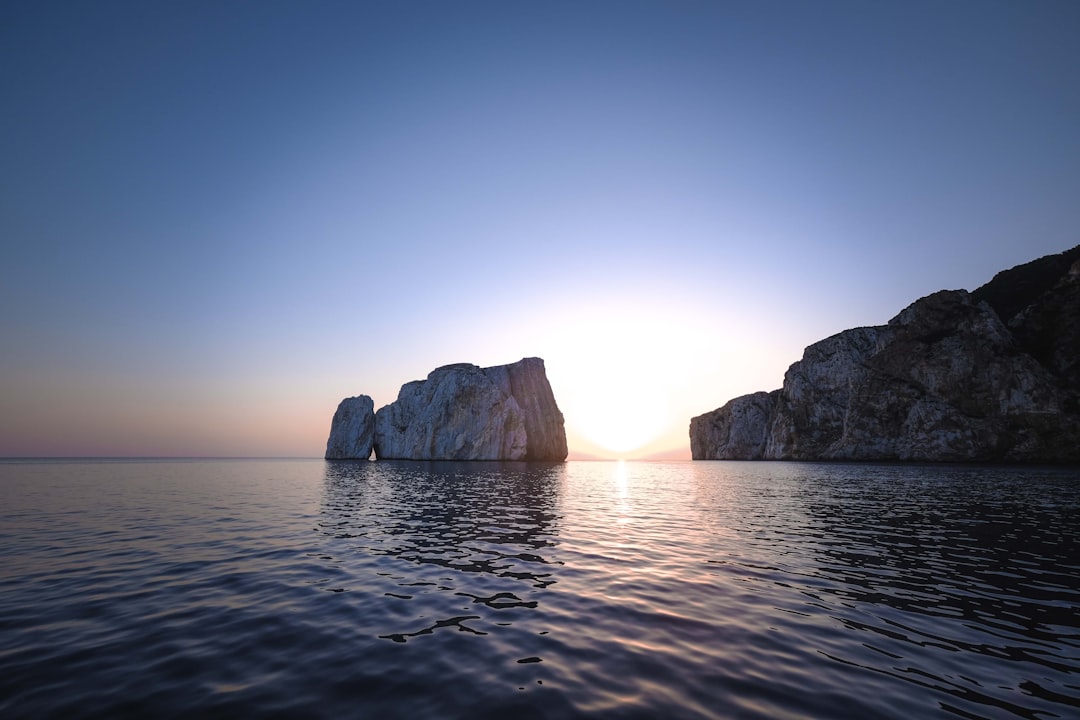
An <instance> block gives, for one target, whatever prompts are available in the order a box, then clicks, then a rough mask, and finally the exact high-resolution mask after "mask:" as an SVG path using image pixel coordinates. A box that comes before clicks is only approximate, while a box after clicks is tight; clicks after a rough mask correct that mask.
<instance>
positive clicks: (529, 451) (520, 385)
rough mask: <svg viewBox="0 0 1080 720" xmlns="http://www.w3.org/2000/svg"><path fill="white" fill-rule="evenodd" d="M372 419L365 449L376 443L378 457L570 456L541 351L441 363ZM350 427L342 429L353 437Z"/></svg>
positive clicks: (332, 438)
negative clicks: (504, 359)
mask: <svg viewBox="0 0 1080 720" xmlns="http://www.w3.org/2000/svg"><path fill="white" fill-rule="evenodd" d="M361 397H366V396H361ZM354 399H355V398H351V399H350V400H354ZM347 402H349V400H346V401H343V402H342V406H341V407H339V408H338V414H342V412H343V410H342V408H343V407H344V406H345V404H346V403H347ZM370 408H371V404H370V399H369V404H368V412H370ZM338 414H335V416H334V423H333V425H332V427H331V434H330V441H329V442H328V443H327V455H326V457H327V458H331V454H330V450H331V445H334V446H335V447H336V446H337V445H336V443H339V442H340V441H337V440H335V438H336V437H337V435H336V434H335V432H336V429H337V428H338V426H339V423H338ZM345 423H346V421H345V420H344V419H343V420H342V421H341V426H342V428H344V427H345ZM372 425H373V432H372V434H373V440H370V441H369V445H368V446H367V447H368V454H369V455H370V453H371V450H372V449H374V452H375V457H376V458H377V459H397V460H544V461H562V460H565V459H566V455H567V446H566V431H565V429H564V427H563V416H562V413H561V412H560V411H559V407H558V405H557V404H556V403H555V395H554V393H552V391H551V385H550V384H549V383H548V379H547V374H546V372H545V369H544V361H543V360H541V359H540V358H525V359H523V360H521V361H519V362H516V363H511V364H509V365H498V366H495V367H489V368H481V367H477V366H476V365H470V364H467V363H461V364H457V365H446V366H444V367H440V368H437V369H435V370H433V371H432V372H431V373H430V374H429V375H428V376H427V379H426V380H415V381H413V382H409V383H406V384H405V385H403V386H402V387H401V390H400V392H399V393H398V397H397V400H396V401H394V402H392V403H390V404H389V405H386V406H384V407H382V408H380V409H379V411H378V412H377V413H374V418H373V421H372ZM358 427H359V426H358ZM349 432H350V431H349V430H346V429H342V431H341V432H340V433H338V435H341V436H342V437H344V438H348V437H349ZM362 449H363V447H360V450H362ZM334 457H346V456H345V455H335V456H334ZM365 457H367V456H365Z"/></svg>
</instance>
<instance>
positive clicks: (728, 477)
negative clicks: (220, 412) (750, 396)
mask: <svg viewBox="0 0 1080 720" xmlns="http://www.w3.org/2000/svg"><path fill="white" fill-rule="evenodd" d="M0 538H2V539H3V545H2V546H0V670H2V671H3V672H2V673H0V715H2V716H4V717H103V716H109V717H125V716H131V717H145V716H155V717H173V716H175V717H181V716H192V715H197V716H201V717H207V716H210V717H213V716H221V717H233V716H247V717H251V716H270V715H291V716H304V717H320V716H325V717H340V716H342V715H345V716H349V717H352V716H357V715H361V716H379V717H409V718H422V717H433V718H445V717H470V718H471V717H503V716H506V715H512V716H515V717H519V718H528V717H545V718H563V717H578V716H582V715H587V716H589V717H601V718H603V717H612V718H614V717H620V718H621V717H673V718H708V717H722V718H727V717H746V718H773V717H823V718H825V717H835V718H848V717H850V718H865V717H884V718H889V717H894V718H908V717H933V716H940V717H956V716H960V717H1031V718H1034V717H1054V716H1057V717H1067V716H1071V715H1077V714H1078V713H1080V683H1078V682H1077V681H1076V678H1077V677H1080V610H1078V608H1080V562H1078V561H1077V558H1078V557H1080V547H1078V538H1080V477H1078V475H1077V474H1076V473H1075V472H1073V471H1070V470H1064V469H1062V470H1045V469H1043V470H1040V469H1029V470H1018V469H1015V468H962V467H932V466H927V467H897V466H862V465H815V464H794V463H792V464H781V463H625V464H619V463H567V464H562V465H528V464H498V463H473V464H469V463H456V464H440V463H394V462H389V463H387V462H380V463H367V462H363V463H324V462H322V461H280V462H271V461H265V462H263V461H260V462H256V461H247V462H228V461H216V462H141V463H134V462H117V463H100V462H98V463H82V464H80V463H70V462H57V463H22V464H20V463H10V462H7V463H4V462H0Z"/></svg>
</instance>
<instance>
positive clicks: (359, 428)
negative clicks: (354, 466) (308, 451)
mask: <svg viewBox="0 0 1080 720" xmlns="http://www.w3.org/2000/svg"><path fill="white" fill-rule="evenodd" d="M374 442H375V403H374V402H373V401H372V399H371V398H370V397H368V396H367V395H357V396H356V397H351V398H345V399H344V400H342V401H341V403H340V404H339V405H338V407H337V412H335V413H334V419H333V420H332V421H331V422H330V438H329V439H328V440H327V441H326V459H327V460H355V459H361V460H367V459H368V458H369V457H371V450H372V446H373V444H374Z"/></svg>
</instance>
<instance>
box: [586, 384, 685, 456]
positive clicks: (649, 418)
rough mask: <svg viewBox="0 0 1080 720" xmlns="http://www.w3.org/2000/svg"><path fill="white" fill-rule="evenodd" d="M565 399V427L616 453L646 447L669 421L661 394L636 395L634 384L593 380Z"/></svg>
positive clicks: (666, 407) (666, 404) (646, 393)
mask: <svg viewBox="0 0 1080 720" xmlns="http://www.w3.org/2000/svg"><path fill="white" fill-rule="evenodd" d="M568 399H569V402H568V404H567V412H566V416H567V420H566V422H567V424H568V425H569V426H570V427H571V428H572V429H574V430H576V431H577V432H578V434H580V435H581V436H582V437H583V438H584V439H585V440H588V441H589V442H591V443H593V444H595V445H598V446H600V447H601V448H604V449H606V450H609V451H611V452H613V453H616V454H622V453H627V452H630V451H632V450H637V449H638V448H641V447H643V446H645V445H647V444H649V442H651V441H652V440H655V439H656V438H657V437H659V436H660V435H661V434H662V433H663V432H664V430H665V428H666V426H667V424H668V420H669V418H668V402H667V398H666V397H665V396H664V394H663V393H658V392H652V393H648V392H636V391H634V385H633V383H629V384H628V383H625V382H618V381H612V380H611V379H610V378H596V382H595V384H593V385H592V386H591V387H588V388H587V389H583V390H581V391H579V392H577V393H575V394H574V395H572V396H571V397H570V398H568Z"/></svg>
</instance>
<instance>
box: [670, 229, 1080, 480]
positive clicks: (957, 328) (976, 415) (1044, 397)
mask: <svg viewBox="0 0 1080 720" xmlns="http://www.w3.org/2000/svg"><path fill="white" fill-rule="evenodd" d="M1077 250H1078V249H1073V250H1071V251H1069V253H1064V254H1063V255H1062V256H1052V257H1051V258H1049V259H1047V258H1043V259H1042V260H1040V261H1036V262H1035V263H1029V264H1028V265H1029V266H1032V267H1028V266H1021V268H1020V269H1019V270H1022V272H1017V270H1018V269H1016V268H1014V270H1013V271H1007V272H1006V273H999V275H998V276H996V277H995V279H994V280H993V281H992V282H991V283H989V284H988V285H986V286H984V287H983V288H980V289H979V290H977V291H976V292H975V293H971V294H969V293H967V292H966V291H963V290H957V291H942V292H938V293H934V294H933V295H930V296H928V297H925V298H922V299H921V300H918V301H916V302H915V303H913V304H912V305H910V306H909V307H907V308H906V309H905V310H904V311H902V312H901V313H900V314H899V315H897V316H896V317H895V318H893V319H892V320H891V321H889V323H888V325H883V326H879V327H870V328H856V329H853V330H847V331H845V332H842V333H839V334H837V335H834V336H832V337H830V338H827V339H825V340H822V341H820V342H818V343H815V344H813V345H811V346H809V347H808V348H806V351H805V352H804V354H803V358H802V360H800V361H799V362H796V363H795V364H793V365H792V366H791V367H790V368H789V369H788V371H787V373H786V374H785V376H784V385H783V388H782V389H780V390H778V391H774V392H773V393H768V394H766V393H756V394H754V395H748V396H744V397H741V398H736V399H735V400H732V401H731V402H729V403H727V404H726V405H725V406H723V407H722V408H720V409H718V410H714V411H712V412H710V413H705V414H704V415H700V416H698V417H696V418H693V419H692V420H691V422H690V446H691V454H692V456H693V457H694V459H697V460H702V459H777V460H815V459H824V460H918V461H1010V462H1077V461H1080V414H1078V413H1077V403H1076V398H1077V394H1078V391H1080V387H1078V386H1077V375H1078V366H1077V355H1078V337H1080V326H1078V324H1080V269H1078V268H1077V267H1076V265H1075V264H1070V263H1068V262H1065V260H1068V259H1069V258H1070V257H1071V256H1072V255H1075V254H1076V253H1077ZM1063 258H1064V260H1063ZM1073 263H1075V260H1074V261H1073ZM1024 268H1027V269H1024ZM1055 269H1056V271H1058V272H1059V275H1058V276H1057V277H1056V278H1055V277H1050V276H1049V275H1048V273H1050V274H1052V272H1053V271H1055ZM1012 280H1015V281H1016V283H1015V284H1010V282H1011V281H1012ZM991 300H993V301H994V303H995V304H996V306H997V307H998V308H1000V311H996V310H995V307H994V306H992V305H991V304H990V301H991ZM999 312H1004V313H1006V315H1005V316H1004V317H1003V316H1001V315H1000V314H999ZM1005 320H1007V321H1009V324H1008V325H1006V322H1004V321H1005Z"/></svg>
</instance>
